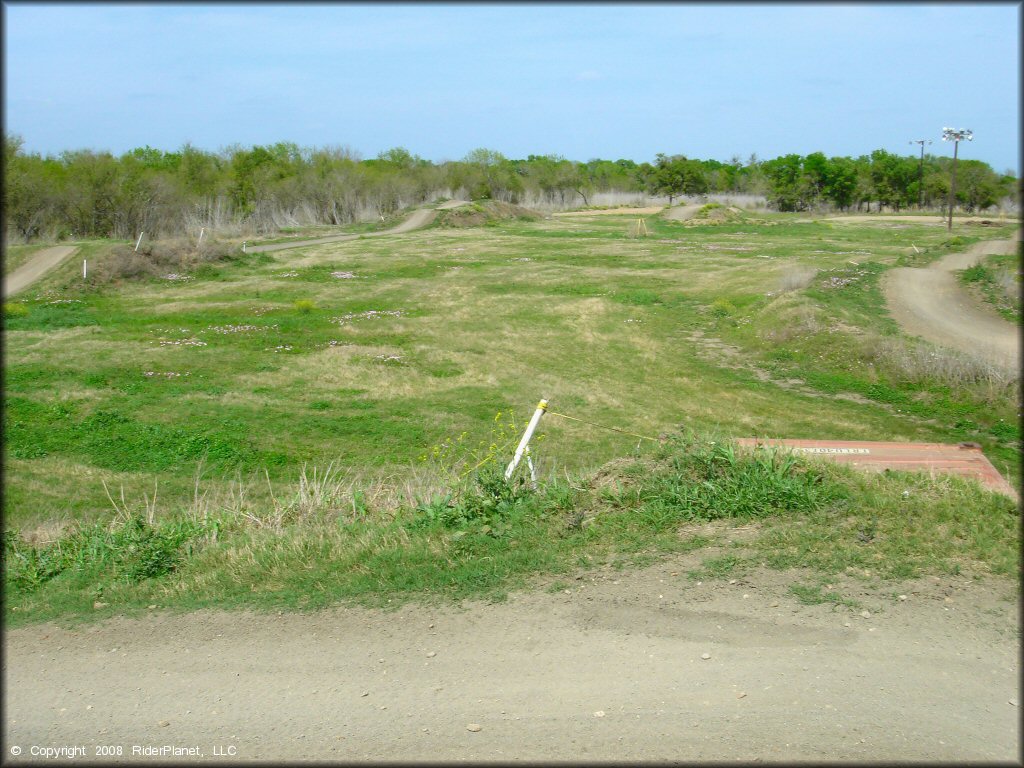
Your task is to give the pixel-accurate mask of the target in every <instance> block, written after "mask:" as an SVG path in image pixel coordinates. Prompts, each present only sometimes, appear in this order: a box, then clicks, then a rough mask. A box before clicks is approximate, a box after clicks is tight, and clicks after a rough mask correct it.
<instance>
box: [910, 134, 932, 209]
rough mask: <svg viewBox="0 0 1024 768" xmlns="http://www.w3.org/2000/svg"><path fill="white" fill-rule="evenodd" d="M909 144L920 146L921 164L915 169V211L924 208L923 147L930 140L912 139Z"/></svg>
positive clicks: (930, 141) (929, 142)
mask: <svg viewBox="0 0 1024 768" xmlns="http://www.w3.org/2000/svg"><path fill="white" fill-rule="evenodd" d="M910 143H911V144H920V145H921V163H920V165H918V167H917V210H921V209H922V208H924V145H925V144H931V143H932V140H931V139H913V140H912V141H911V142H910Z"/></svg>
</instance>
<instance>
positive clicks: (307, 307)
mask: <svg viewBox="0 0 1024 768" xmlns="http://www.w3.org/2000/svg"><path fill="white" fill-rule="evenodd" d="M292 306H293V307H294V308H295V311H296V312H298V313H299V314H300V315H308V314H309V313H310V312H312V311H313V310H314V309H316V302H314V301H313V300H312V299H297V300H296V301H295V303H293V304H292Z"/></svg>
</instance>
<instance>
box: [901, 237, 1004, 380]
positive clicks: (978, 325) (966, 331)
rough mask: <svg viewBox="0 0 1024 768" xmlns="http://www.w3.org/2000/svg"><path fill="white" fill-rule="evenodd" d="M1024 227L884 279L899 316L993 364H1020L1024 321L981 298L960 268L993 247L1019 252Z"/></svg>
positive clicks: (918, 332)
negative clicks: (1023, 323)
mask: <svg viewBox="0 0 1024 768" xmlns="http://www.w3.org/2000/svg"><path fill="white" fill-rule="evenodd" d="M1019 247H1020V231H1019V230H1018V231H1017V234H1016V235H1015V237H1013V238H1011V239H1009V240H986V241H984V242H981V243H977V244H975V245H974V246H972V247H971V248H970V249H969V250H967V251H966V252H964V253H953V254H950V255H949V256H945V257H943V258H942V259H940V260H939V261H937V262H935V263H934V264H931V265H930V266H928V267H924V268H918V267H897V268H895V269H891V270H889V271H888V272H887V273H886V274H885V276H884V278H883V280H882V290H883V292H884V294H885V300H886V303H887V304H888V307H889V312H890V314H891V315H892V317H893V319H894V320H895V321H896V322H897V323H898V324H899V325H900V327H901V328H903V330H904V331H905V332H907V333H909V334H911V335H914V336H920V337H921V338H923V339H926V340H928V341H930V342H932V343H934V344H938V345H940V346H944V347H951V348H953V349H957V350H960V351H962V352H966V353H968V354H971V355H974V356H976V357H979V358H981V359H983V360H985V361H987V362H989V363H992V364H993V365H997V366H1001V367H1005V368H1008V369H1011V370H1017V369H1019V367H1020V342H1021V332H1020V326H1019V325H1015V324H1013V323H1010V322H1008V321H1006V320H1004V319H1003V318H1002V317H1000V316H999V314H998V313H997V312H996V311H995V310H994V309H992V308H990V307H988V306H987V305H984V304H980V303H979V302H978V301H976V300H975V299H974V298H973V297H972V296H971V295H970V294H969V293H968V292H967V290H966V289H965V288H964V287H963V286H962V285H961V284H960V281H959V280H958V279H957V276H956V272H957V271H958V270H962V269H967V268H968V267H971V266H973V265H975V264H977V263H978V262H979V261H980V260H981V259H982V258H983V257H984V256H986V255H988V254H993V253H1013V252H1014V251H1015V250H1017V249H1018V248H1019Z"/></svg>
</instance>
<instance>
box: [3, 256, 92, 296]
mask: <svg viewBox="0 0 1024 768" xmlns="http://www.w3.org/2000/svg"><path fill="white" fill-rule="evenodd" d="M77 250H78V248H77V247H75V246H73V245H56V246H54V247H53V248H46V249H45V250H42V251H39V253H37V254H35V255H33V256H32V258H30V259H29V260H28V261H26V262H25V263H24V264H22V265H21V266H20V267H18V268H17V269H16V270H14V271H13V272H11V274H9V275H7V277H6V278H5V279H4V298H5V299H6V298H8V297H9V296H13V295H14V294H16V293H18V292H20V291H23V290H25V289H26V288H28V287H29V286H30V285H32V283H34V282H35V281H36V280H38V279H39V278H41V277H42V276H43V275H45V274H46V273H47V272H49V271H50V270H51V269H55V268H56V267H57V266H58V265H59V264H60V263H61V262H62V261H64V259H66V258H68V257H69V256H70V255H71V254H73V253H74V252H75V251H77Z"/></svg>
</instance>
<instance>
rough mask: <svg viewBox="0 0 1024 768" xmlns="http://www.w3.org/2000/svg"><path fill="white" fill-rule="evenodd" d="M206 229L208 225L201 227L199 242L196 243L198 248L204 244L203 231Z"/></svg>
mask: <svg viewBox="0 0 1024 768" xmlns="http://www.w3.org/2000/svg"><path fill="white" fill-rule="evenodd" d="M205 231H206V227H203V228H202V229H200V230H199V242H197V243H196V247H197V248H198V247H199V246H200V245H202V244H203V233H204V232H205Z"/></svg>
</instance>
